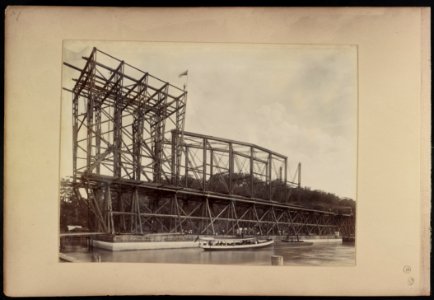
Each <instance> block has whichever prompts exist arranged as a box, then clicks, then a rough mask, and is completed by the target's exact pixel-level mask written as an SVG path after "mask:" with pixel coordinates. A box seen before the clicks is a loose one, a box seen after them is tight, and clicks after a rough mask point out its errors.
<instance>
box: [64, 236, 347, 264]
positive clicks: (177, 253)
mask: <svg viewBox="0 0 434 300" xmlns="http://www.w3.org/2000/svg"><path fill="white" fill-rule="evenodd" d="M68 255H70V256H73V257H75V258H77V259H79V260H81V261H86V262H90V261H93V260H94V257H96V256H100V257H101V261H102V262H133V263H137V262H147V263H177V264H219V265H221V264H230V265H270V259H271V256H272V255H281V256H283V260H284V265H299V266H300V265H308V266H352V265H355V247H354V245H351V244H349V245H348V244H342V243H318V244H314V245H312V246H308V247H292V246H289V245H288V244H287V243H283V242H276V243H275V244H274V245H271V246H268V247H266V248H261V249H249V250H233V251H204V250H202V249H200V248H189V249H161V250H137V251H119V252H111V251H107V250H102V249H97V248H94V250H93V251H92V252H90V253H89V252H84V251H77V250H75V251H74V252H71V253H68Z"/></svg>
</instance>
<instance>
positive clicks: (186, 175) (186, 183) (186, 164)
mask: <svg viewBox="0 0 434 300" xmlns="http://www.w3.org/2000/svg"><path fill="white" fill-rule="evenodd" d="M184 171H185V174H184V177H185V178H184V180H185V187H188V146H187V145H186V146H185V167H184Z"/></svg>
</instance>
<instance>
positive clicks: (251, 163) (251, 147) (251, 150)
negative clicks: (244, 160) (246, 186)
mask: <svg viewBox="0 0 434 300" xmlns="http://www.w3.org/2000/svg"><path fill="white" fill-rule="evenodd" d="M254 155H255V153H254V150H253V146H250V197H252V198H253V197H254V196H255V194H254V186H253V178H254V175H253V173H254V172H253V157H254Z"/></svg>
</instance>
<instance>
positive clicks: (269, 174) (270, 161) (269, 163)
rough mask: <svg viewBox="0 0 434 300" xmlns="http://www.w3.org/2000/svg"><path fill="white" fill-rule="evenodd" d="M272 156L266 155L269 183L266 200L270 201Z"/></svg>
mask: <svg viewBox="0 0 434 300" xmlns="http://www.w3.org/2000/svg"><path fill="white" fill-rule="evenodd" d="M272 159H273V158H272V155H271V153H268V182H269V185H268V188H269V191H268V199H269V200H270V201H271V198H272V187H271V172H272V164H273V163H272Z"/></svg>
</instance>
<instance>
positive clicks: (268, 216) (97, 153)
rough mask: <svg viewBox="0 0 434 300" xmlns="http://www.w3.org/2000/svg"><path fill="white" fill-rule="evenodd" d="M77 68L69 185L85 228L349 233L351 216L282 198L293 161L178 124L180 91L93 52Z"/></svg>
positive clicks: (182, 103)
mask: <svg viewBox="0 0 434 300" xmlns="http://www.w3.org/2000/svg"><path fill="white" fill-rule="evenodd" d="M83 59H84V62H83V64H84V66H83V67H77V66H74V65H72V64H69V63H67V62H64V65H66V66H68V67H70V68H72V69H74V70H75V71H76V73H77V79H73V80H74V81H75V84H74V86H73V88H72V89H68V88H64V89H65V90H67V91H70V92H71V94H72V112H73V181H72V183H71V185H72V188H73V191H74V193H75V195H76V197H77V198H78V199H79V200H80V201H81V202H82V203H84V204H85V205H87V206H88V208H89V221H90V227H91V229H93V230H95V231H97V232H106V233H109V234H122V233H127V234H143V233H150V232H166V233H170V232H172V233H179V232H190V233H194V234H222V233H224V234H235V233H236V231H237V229H239V228H248V229H249V230H250V231H251V232H254V233H259V234H261V235H303V234H305V235H307V234H315V235H328V234H333V233H334V232H336V231H338V230H339V231H340V232H341V233H342V234H343V235H346V234H353V233H354V216H353V215H352V214H338V213H335V212H330V211H321V210H314V209H307V208H304V207H300V206H295V205H289V204H286V200H287V199H288V197H290V192H289V191H290V189H288V187H292V188H299V187H300V171H301V170H300V165H298V168H297V172H296V174H294V175H295V176H294V178H296V179H297V180H296V182H295V181H294V179H293V181H289V180H288V178H287V173H288V162H287V157H286V156H283V155H281V154H278V153H275V152H273V151H271V150H268V149H265V148H263V147H260V146H257V145H254V144H249V143H244V142H240V141H234V140H229V139H225V138H217V137H212V136H207V135H203V134H198V133H192V132H187V131H185V130H184V121H185V116H186V104H187V91H186V90H185V89H180V88H178V87H176V86H173V85H171V84H170V83H168V82H165V81H163V80H161V79H159V78H157V77H155V76H152V75H151V74H149V73H147V72H144V71H141V70H139V69H138V68H136V67H133V66H131V65H129V64H127V63H126V62H124V61H122V60H119V59H117V58H115V57H113V56H111V55H109V54H107V53H105V52H102V51H100V50H98V49H96V48H93V50H92V51H91V53H90V55H89V56H88V57H83Z"/></svg>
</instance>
